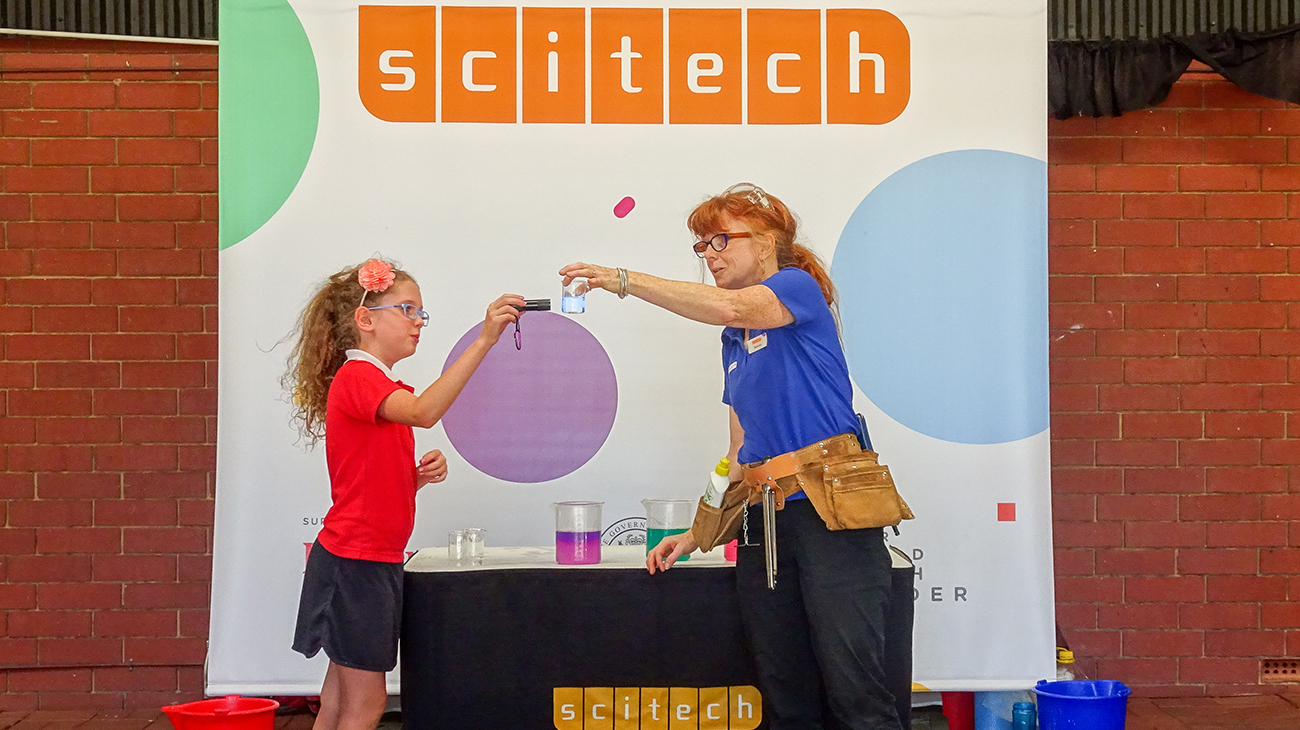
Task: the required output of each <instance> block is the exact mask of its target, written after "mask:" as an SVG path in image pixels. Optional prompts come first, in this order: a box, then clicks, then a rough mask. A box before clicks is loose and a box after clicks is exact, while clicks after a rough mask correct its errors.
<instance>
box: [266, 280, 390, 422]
mask: <svg viewBox="0 0 1300 730" xmlns="http://www.w3.org/2000/svg"><path fill="white" fill-rule="evenodd" d="M364 265H365V264H357V265H356V266H349V267H348V268H346V269H343V270H342V271H340V272H338V273H336V274H334V275H333V276H331V277H329V279H327V280H326V281H325V283H324V284H323V285H321V287H320V289H318V290H317V291H316V294H315V295H314V296H313V297H312V298H311V301H310V302H308V303H307V308H306V309H305V310H303V313H302V317H301V318H299V320H298V324H297V325H296V326H295V327H294V331H293V332H292V333H290V336H291V337H292V336H293V335H297V338H298V339H297V342H296V343H294V346H293V351H292V352H290V353H289V359H288V369H287V370H286V371H285V373H284V375H283V376H282V377H281V378H280V384H281V385H282V386H283V387H284V389H285V390H286V391H288V392H289V393H290V394H291V395H292V397H293V401H292V402H293V414H292V415H291V420H292V421H293V422H294V425H295V426H297V428H298V431H299V433H301V434H302V436H303V438H305V439H306V440H307V443H308V445H311V446H314V445H315V444H316V442H318V441H320V439H321V438H322V437H323V436H324V435H325V407H326V404H327V403H328V402H329V394H330V383H332V382H334V374H335V373H337V372H338V371H339V368H341V367H343V363H344V362H347V354H346V352H347V350H349V349H351V348H354V347H357V345H359V344H360V342H361V332H360V330H358V329H357V323H356V319H355V318H354V314H355V312H356V310H357V307H360V306H364V304H366V303H367V302H368V303H370V304H380V303H381V302H383V300H384V298H385V293H384V292H367V291H366V290H365V289H363V288H362V286H361V282H360V281H358V279H357V272H358V271H359V270H360V269H361V267H362V266H364ZM393 274H394V276H395V278H394V280H393V283H394V284H395V283H397V282H399V281H415V279H414V278H413V277H412V276H411V275H410V274H408V273H406V272H405V271H402V270H401V269H399V268H397V267H396V266H394V267H393ZM389 291H391V287H390V289H389Z"/></svg>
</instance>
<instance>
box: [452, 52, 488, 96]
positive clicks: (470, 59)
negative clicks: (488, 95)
mask: <svg viewBox="0 0 1300 730" xmlns="http://www.w3.org/2000/svg"><path fill="white" fill-rule="evenodd" d="M496 57H497V54H496V53H494V52H493V51H468V52H466V53H465V55H464V57H462V58H461V60H460V83H461V84H462V85H463V86H464V87H465V90H466V91H496V90H497V85H496V84H476V83H474V61H475V60H476V59H479V58H496Z"/></svg>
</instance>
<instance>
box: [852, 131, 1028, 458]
mask: <svg viewBox="0 0 1300 730" xmlns="http://www.w3.org/2000/svg"><path fill="white" fill-rule="evenodd" d="M831 276H832V278H833V279H834V281H835V286H836V287H837V288H838V289H839V292H840V315H841V318H842V321H843V330H844V349H845V353H846V355H847V357H848V361H849V372H850V374H851V375H852V377H853V380H854V382H856V383H857V384H858V387H859V388H861V389H862V392H863V393H865V394H866V395H867V397H868V398H870V399H871V401H872V402H873V403H875V404H876V406H877V407H879V408H880V409H881V410H883V411H884V412H885V413H887V414H889V416H890V417H891V418H893V419H894V420H896V421H898V422H900V423H902V424H903V425H905V426H907V427H908V428H911V429H913V430H915V431H919V432H921V433H923V434H926V435H928V436H933V437H934V438H938V439H943V440H944V441H954V442H957V443H966V444H997V443H1006V442H1008V441H1017V440H1019V439H1023V438H1027V437H1029V436H1033V435H1034V434H1037V433H1040V432H1042V431H1043V430H1044V429H1046V428H1047V424H1048V376H1047V345H1048V343H1047V165H1046V163H1044V162H1042V161H1041V160H1035V159H1033V158H1032V157H1025V156H1023V155H1016V154H1011V153H1009V152H997V151H993V150H960V151H956V152H946V153H943V154H939V155H935V156H933V157H927V158H925V159H923V160H918V161H916V162H914V163H912V164H910V165H908V166H907V167H904V168H903V169H901V170H899V171H898V172H895V173H894V174H893V175H890V176H889V177H888V178H886V179H885V180H884V181H883V182H881V183H880V185H878V186H876V188H875V189H874V190H872V191H871V193H870V194H868V195H867V197H866V198H865V199H864V200H863V201H862V203H860V204H859V205H858V208H857V210H855V211H854V212H853V215H852V216H851V217H850V218H849V221H848V223H847V224H846V225H845V227H844V232H843V233H842V234H840V240H839V244H838V246H837V247H836V249H835V258H834V260H833V262H832V266H831Z"/></svg>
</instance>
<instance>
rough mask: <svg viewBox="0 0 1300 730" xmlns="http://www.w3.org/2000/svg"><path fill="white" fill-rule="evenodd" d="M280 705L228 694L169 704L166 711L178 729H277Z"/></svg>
mask: <svg viewBox="0 0 1300 730" xmlns="http://www.w3.org/2000/svg"><path fill="white" fill-rule="evenodd" d="M279 706H280V703H279V702H276V701H275V700H263V699H258V698H256V697H240V696H239V695H226V696H225V697H219V698H217V699H215V700H200V701H198V702H186V703H185V704H183V705H169V706H167V707H164V708H162V711H163V712H165V713H167V719H168V720H171V721H172V727H174V728H176V730H274V728H275V708H277V707H279Z"/></svg>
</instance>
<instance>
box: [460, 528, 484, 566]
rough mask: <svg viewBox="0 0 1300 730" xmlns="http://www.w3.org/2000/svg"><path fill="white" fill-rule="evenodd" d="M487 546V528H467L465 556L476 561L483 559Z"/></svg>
mask: <svg viewBox="0 0 1300 730" xmlns="http://www.w3.org/2000/svg"><path fill="white" fill-rule="evenodd" d="M486 548H487V530H485V529H483V528H482V527H471V528H468V529H466V530H465V557H467V558H469V559H470V560H474V561H482V560H483V551H484V550H485V549H486Z"/></svg>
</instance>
